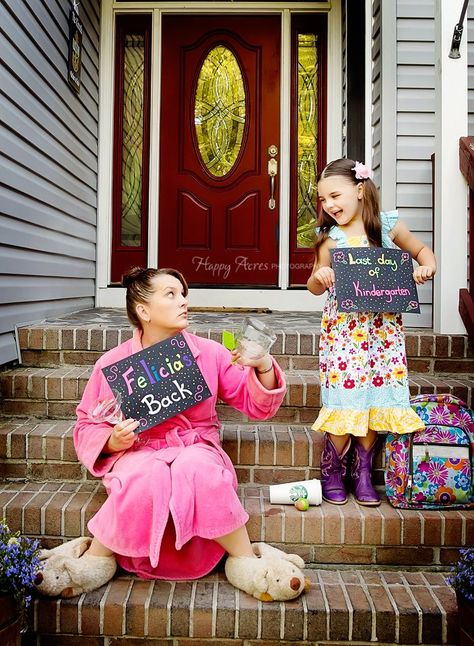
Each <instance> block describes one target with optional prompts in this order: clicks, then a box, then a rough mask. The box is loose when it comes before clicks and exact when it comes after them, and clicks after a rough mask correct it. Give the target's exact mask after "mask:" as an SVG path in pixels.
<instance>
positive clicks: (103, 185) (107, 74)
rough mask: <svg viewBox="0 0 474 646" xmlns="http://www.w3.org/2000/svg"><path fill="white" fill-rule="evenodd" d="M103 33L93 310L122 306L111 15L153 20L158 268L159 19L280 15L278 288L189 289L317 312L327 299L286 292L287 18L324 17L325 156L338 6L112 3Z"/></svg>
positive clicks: (153, 244) (153, 237)
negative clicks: (117, 269)
mask: <svg viewBox="0 0 474 646" xmlns="http://www.w3.org/2000/svg"><path fill="white" fill-rule="evenodd" d="M101 5H102V6H101V34H100V69H99V74H100V77H99V78H100V83H99V161H98V191H97V193H98V197H97V272H96V306H97V307H122V306H123V305H124V290H123V289H121V288H117V287H109V276H110V265H111V250H112V240H111V230H112V154H113V118H112V115H113V99H114V59H115V56H114V51H115V15H116V14H118V13H127V12H131V11H133V12H134V13H150V14H152V48H151V50H152V51H151V57H152V65H151V70H152V71H151V115H150V138H151V140H150V169H149V170H150V183H149V184H150V190H149V204H148V206H149V211H148V212H149V221H148V240H149V242H148V264H149V265H150V266H157V265H158V263H159V258H158V244H157V240H158V230H159V218H158V217H157V215H156V216H154V214H158V213H159V204H158V202H159V190H158V180H157V178H158V177H159V145H160V139H159V133H160V85H161V18H162V15H163V14H164V13H236V12H240V13H259V14H265V13H273V14H275V13H278V14H280V15H281V18H282V20H281V33H282V47H281V94H280V106H281V116H282V118H281V131H280V136H281V139H280V147H281V154H280V187H279V189H280V196H281V203H280V249H279V253H280V259H279V260H280V270H279V288H278V289H265V290H261V289H255V290H253V289H226V288H221V289H192V290H191V292H190V303H191V305H195V306H209V307H217V306H224V305H225V306H227V307H269V308H271V309H276V310H282V311H285V310H286V311H289V310H296V311H304V310H308V309H322V307H323V304H324V297H317V298H316V297H315V296H313V295H311V294H309V292H307V291H306V290H301V289H298V290H290V289H288V276H289V266H288V264H289V200H290V196H289V182H288V181H283V178H286V177H289V167H290V160H289V151H290V146H289V142H290V119H289V115H290V97H289V94H290V93H289V92H288V88H289V86H290V78H291V67H290V66H291V55H290V54H291V43H290V36H291V24H290V22H291V13H292V12H298V13H301V12H308V13H315V12H318V11H320V12H325V13H328V52H327V60H328V69H327V158H328V160H330V159H334V158H336V157H340V156H341V154H342V132H341V123H342V96H341V87H342V66H341V38H342V34H341V0H332V1H331V2H275V3H272V4H271V5H270V3H268V2H233V3H232V4H231V5H229V3H227V2H226V3H220V2H213V3H212V5H211V4H209V3H205V2H193V4H192V5H189V3H185V2H176V3H173V4H172V5H171V4H170V3H169V2H166V3H160V2H144V1H142V2H114V0H102V3H101Z"/></svg>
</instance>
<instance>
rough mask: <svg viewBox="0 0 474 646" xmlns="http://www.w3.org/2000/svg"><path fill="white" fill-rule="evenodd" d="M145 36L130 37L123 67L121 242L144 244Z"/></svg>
mask: <svg viewBox="0 0 474 646" xmlns="http://www.w3.org/2000/svg"><path fill="white" fill-rule="evenodd" d="M144 62H145V37H144V36H143V35H142V34H127V35H126V37H125V43H124V62H123V65H124V68H123V122H122V123H123V145H122V219H121V224H122V226H121V243H122V245H125V246H129V247H138V246H140V244H141V219H142V218H141V211H142V160H143V96H144Z"/></svg>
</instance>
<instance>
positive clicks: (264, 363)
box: [231, 350, 273, 372]
mask: <svg viewBox="0 0 474 646" xmlns="http://www.w3.org/2000/svg"><path fill="white" fill-rule="evenodd" d="M231 354H232V363H238V364H239V365H241V366H250V367H251V368H256V370H257V371H262V370H263V371H266V370H267V368H270V366H272V365H273V361H272V357H271V355H270V354H265V355H264V356H263V357H259V358H258V359H249V358H248V357H246V356H243V355H241V354H240V352H238V351H237V350H232V352H231ZM268 372H270V371H268Z"/></svg>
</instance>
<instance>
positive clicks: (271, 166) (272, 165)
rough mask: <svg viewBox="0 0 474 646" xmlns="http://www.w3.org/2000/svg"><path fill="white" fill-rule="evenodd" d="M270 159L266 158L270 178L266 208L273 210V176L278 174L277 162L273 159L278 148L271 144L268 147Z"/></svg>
mask: <svg viewBox="0 0 474 646" xmlns="http://www.w3.org/2000/svg"><path fill="white" fill-rule="evenodd" d="M268 154H269V156H270V159H269V160H268V176H269V178H270V199H269V200H268V208H269V209H270V210H272V211H273V209H274V208H275V206H276V204H275V177H276V176H277V175H278V162H277V160H276V159H275V157H276V155H277V154H278V148H277V147H276V146H275V145H274V144H272V145H271V146H270V147H269V148H268Z"/></svg>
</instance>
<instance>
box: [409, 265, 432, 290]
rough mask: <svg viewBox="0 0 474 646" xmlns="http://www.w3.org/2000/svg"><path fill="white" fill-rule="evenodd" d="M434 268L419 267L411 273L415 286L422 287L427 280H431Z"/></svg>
mask: <svg viewBox="0 0 474 646" xmlns="http://www.w3.org/2000/svg"><path fill="white" fill-rule="evenodd" d="M435 272H436V268H435V267H431V266H430V265H419V266H418V267H417V268H416V269H415V271H414V272H413V279H414V280H415V283H416V284H417V285H423V283H426V281H427V280H429V279H430V278H433V276H434V275H435Z"/></svg>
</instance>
